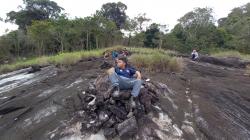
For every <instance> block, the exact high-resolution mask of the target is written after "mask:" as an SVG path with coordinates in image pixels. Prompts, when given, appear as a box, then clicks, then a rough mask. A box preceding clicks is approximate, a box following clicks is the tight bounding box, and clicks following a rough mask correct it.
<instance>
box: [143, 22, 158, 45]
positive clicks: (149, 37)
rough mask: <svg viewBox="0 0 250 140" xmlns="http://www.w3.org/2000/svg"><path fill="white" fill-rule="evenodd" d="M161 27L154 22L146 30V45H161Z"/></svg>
mask: <svg viewBox="0 0 250 140" xmlns="http://www.w3.org/2000/svg"><path fill="white" fill-rule="evenodd" d="M160 34H161V32H160V28H159V24H156V23H153V24H151V25H150V26H149V28H148V29H147V30H146V32H145V40H144V46H145V47H151V48H157V47H159V46H160Z"/></svg>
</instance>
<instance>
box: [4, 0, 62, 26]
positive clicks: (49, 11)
mask: <svg viewBox="0 0 250 140" xmlns="http://www.w3.org/2000/svg"><path fill="white" fill-rule="evenodd" d="M24 5H25V7H24V8H22V9H21V10H20V11H18V12H15V11H11V12H9V13H7V19H6V21H9V22H13V23H15V24H17V25H18V26H19V28H20V29H23V30H26V27H27V26H29V25H31V23H32V21H33V20H46V19H55V18H57V17H59V15H60V13H61V11H62V10H63V8H62V7H60V6H58V5H57V3H55V2H53V1H50V0H24Z"/></svg>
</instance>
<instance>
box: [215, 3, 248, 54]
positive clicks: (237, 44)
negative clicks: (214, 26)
mask: <svg viewBox="0 0 250 140" xmlns="http://www.w3.org/2000/svg"><path fill="white" fill-rule="evenodd" d="M218 24H219V27H220V28H221V29H223V30H225V32H226V34H228V35H230V36H231V37H230V40H227V47H228V48H234V49H237V50H239V51H241V52H243V53H250V3H248V4H246V5H243V6H241V7H237V8H234V9H233V10H232V12H231V13H229V15H228V17H225V18H221V19H219V21H218Z"/></svg>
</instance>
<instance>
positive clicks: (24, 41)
mask: <svg viewBox="0 0 250 140" xmlns="http://www.w3.org/2000/svg"><path fill="white" fill-rule="evenodd" d="M23 3H24V4H23V7H21V6H19V7H20V8H19V10H18V11H10V12H9V13H7V18H6V19H1V18H0V19H1V20H2V21H3V22H11V23H14V24H16V25H18V29H17V30H15V31H11V32H8V33H6V34H4V35H2V36H1V37H0V50H1V51H0V63H4V62H6V61H10V60H15V59H16V58H22V57H35V56H43V55H53V54H58V53H61V52H72V51H79V50H91V49H96V48H105V47H109V46H113V45H118V44H119V45H126V46H136V47H148V48H163V49H170V50H176V51H180V52H184V53H185V52H190V51H191V50H192V49H197V50H199V51H201V52H210V51H213V50H220V49H230V50H231V49H232V50H237V51H239V52H242V53H250V3H248V4H246V5H243V6H241V7H236V8H234V9H232V11H231V12H230V13H229V14H228V16H227V17H225V18H221V19H219V20H218V21H216V20H215V18H214V16H213V9H212V8H195V9H194V10H193V11H190V12H188V13H186V14H185V15H183V17H181V18H180V19H179V20H178V23H177V24H176V25H175V27H174V28H173V29H172V30H171V31H169V29H168V27H167V26H166V25H161V24H158V23H153V22H152V21H151V19H149V18H148V17H147V15H146V14H145V13H138V16H136V17H129V16H128V15H127V14H126V10H127V5H125V4H124V3H122V2H117V3H115V2H111V3H106V4H103V5H102V7H101V9H98V10H97V11H96V12H95V13H93V14H92V15H91V16H88V17H84V18H77V17H76V18H74V19H72V18H69V17H68V16H67V14H65V13H64V9H63V7H60V6H59V5H58V4H57V3H56V2H54V1H51V0H23ZM162 14H164V13H162ZM166 22H167V21H166Z"/></svg>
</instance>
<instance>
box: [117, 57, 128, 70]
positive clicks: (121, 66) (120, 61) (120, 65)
mask: <svg viewBox="0 0 250 140" xmlns="http://www.w3.org/2000/svg"><path fill="white" fill-rule="evenodd" d="M125 66H126V63H125V62H123V61H122V60H119V59H118V60H117V67H118V68H125Z"/></svg>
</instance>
